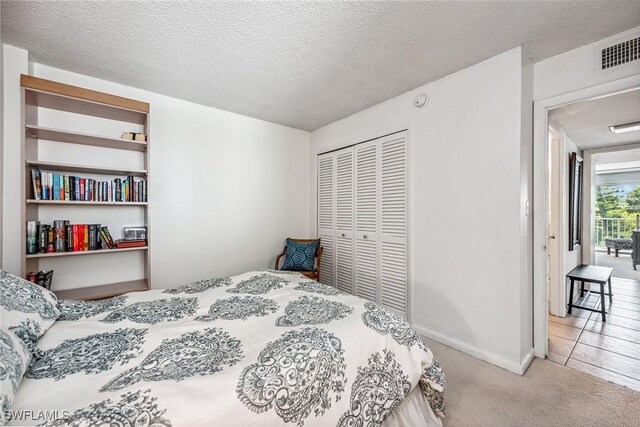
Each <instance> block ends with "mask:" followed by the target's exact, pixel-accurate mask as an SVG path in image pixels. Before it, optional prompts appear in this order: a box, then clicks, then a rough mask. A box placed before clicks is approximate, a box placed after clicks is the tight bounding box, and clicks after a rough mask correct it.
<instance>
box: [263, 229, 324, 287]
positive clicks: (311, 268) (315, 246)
mask: <svg viewBox="0 0 640 427" xmlns="http://www.w3.org/2000/svg"><path fill="white" fill-rule="evenodd" d="M283 256H284V257H285V258H284V262H283V263H282V266H280V258H282V257H283ZM321 258H322V246H320V239H291V238H287V245H286V246H285V247H284V249H283V250H282V253H281V254H280V255H278V256H277V258H276V265H275V267H274V269H275V270H288V271H296V272H298V273H302V274H304V275H305V276H307V277H308V278H310V279H313V280H315V281H318V282H319V281H320V259H321Z"/></svg>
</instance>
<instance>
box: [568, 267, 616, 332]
mask: <svg viewBox="0 0 640 427" xmlns="http://www.w3.org/2000/svg"><path fill="white" fill-rule="evenodd" d="M611 273H613V268H610V267H599V266H596V265H586V264H581V265H579V266H577V267H576V268H574V269H573V270H571V271H570V272H569V273H568V274H567V277H568V278H569V280H571V289H570V290H569V314H571V309H572V308H580V309H582V310H589V311H593V312H594V313H601V314H602V322H603V323H605V322H606V321H607V312H606V311H605V310H604V296H605V295H609V302H610V303H611V302H613V298H612V297H613V294H612V293H611ZM576 280H579V281H580V282H581V283H582V285H581V286H580V296H581V297H583V296H584V292H585V290H584V283H585V282H587V283H596V284H599V285H600V310H596V309H593V308H589V307H583V306H580V305H575V304H574V303H573V284H574V282H575V281H576ZM605 284H608V285H609V293H608V294H607V293H605V292H604V285H605ZM587 292H591V291H590V290H588V291H587Z"/></svg>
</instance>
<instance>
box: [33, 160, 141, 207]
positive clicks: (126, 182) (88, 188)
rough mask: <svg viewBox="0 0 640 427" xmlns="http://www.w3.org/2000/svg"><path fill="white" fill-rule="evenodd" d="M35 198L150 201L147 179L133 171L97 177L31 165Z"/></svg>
mask: <svg viewBox="0 0 640 427" xmlns="http://www.w3.org/2000/svg"><path fill="white" fill-rule="evenodd" d="M31 181H32V187H33V199H35V200H69V201H78V200H79V201H93V202H146V201H147V182H146V180H144V179H141V180H136V179H135V177H134V176H132V175H129V176H127V177H125V178H115V179H112V180H105V181H101V180H97V179H93V178H84V177H78V176H73V175H61V174H54V173H51V172H47V171H41V170H40V169H38V168H32V169H31Z"/></svg>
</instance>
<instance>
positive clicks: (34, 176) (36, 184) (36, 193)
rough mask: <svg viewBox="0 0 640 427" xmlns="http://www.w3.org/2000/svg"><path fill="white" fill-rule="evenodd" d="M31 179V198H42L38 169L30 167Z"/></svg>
mask: <svg viewBox="0 0 640 427" xmlns="http://www.w3.org/2000/svg"><path fill="white" fill-rule="evenodd" d="M31 180H32V181H33V198H34V199H36V200H41V199H42V184H41V182H40V169H38V168H33V169H31Z"/></svg>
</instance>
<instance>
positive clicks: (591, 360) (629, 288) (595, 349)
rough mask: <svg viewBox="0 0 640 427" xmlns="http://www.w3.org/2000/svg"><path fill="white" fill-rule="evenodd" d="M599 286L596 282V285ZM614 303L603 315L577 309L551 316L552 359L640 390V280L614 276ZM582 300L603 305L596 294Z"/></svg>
mask: <svg viewBox="0 0 640 427" xmlns="http://www.w3.org/2000/svg"><path fill="white" fill-rule="evenodd" d="M595 288H596V287H595V286H594V289H595ZM612 289H613V303H612V304H609V301H608V297H605V298H607V302H606V310H607V322H606V323H602V321H601V320H602V319H601V317H602V315H601V314H599V313H593V312H590V311H587V310H576V309H574V310H573V315H571V316H567V317H564V318H563V317H555V316H551V315H550V316H549V355H548V356H547V357H548V358H549V360H551V361H553V362H556V363H559V364H561V365H565V366H569V367H571V368H574V369H578V370H580V371H584V372H587V373H590V374H592V375H595V376H597V377H601V378H604V379H606V380H609V381H612V382H615V383H617V384H620V385H624V386H627V387H629V388H632V389H635V390H638V391H640V282H638V281H636V280H628V279H622V278H617V277H614V278H613V280H612ZM578 304H580V305H584V306H587V307H594V308H599V307H600V297H599V295H596V294H591V295H587V296H585V301H579V302H578Z"/></svg>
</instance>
